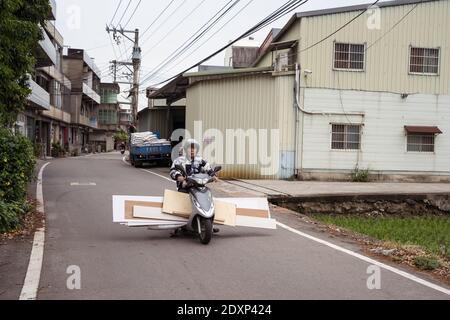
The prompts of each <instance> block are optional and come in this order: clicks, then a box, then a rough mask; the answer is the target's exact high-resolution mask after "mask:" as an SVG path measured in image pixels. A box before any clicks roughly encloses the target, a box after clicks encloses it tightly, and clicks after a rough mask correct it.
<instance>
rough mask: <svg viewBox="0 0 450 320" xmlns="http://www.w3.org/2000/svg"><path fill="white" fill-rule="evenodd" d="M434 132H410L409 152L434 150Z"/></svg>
mask: <svg viewBox="0 0 450 320" xmlns="http://www.w3.org/2000/svg"><path fill="white" fill-rule="evenodd" d="M434 141H435V135H434V134H412V133H409V134H408V152H434Z"/></svg>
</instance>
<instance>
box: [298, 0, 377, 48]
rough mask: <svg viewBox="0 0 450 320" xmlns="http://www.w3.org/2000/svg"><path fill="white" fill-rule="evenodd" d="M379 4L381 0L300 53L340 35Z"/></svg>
mask: <svg viewBox="0 0 450 320" xmlns="http://www.w3.org/2000/svg"><path fill="white" fill-rule="evenodd" d="M378 2H380V0H377V1H375V2H374V3H373V4H372V5H371V6H370V7H367V8H366V9H365V10H363V11H362V12H360V13H359V14H358V15H356V16H355V17H354V18H352V19H350V20H349V21H347V22H346V23H345V24H344V25H342V26H341V27H340V28H338V29H336V30H335V31H333V32H332V33H330V34H329V35H327V36H326V37H324V38H322V39H320V40H319V41H317V42H316V43H314V44H312V45H310V46H309V47H306V48H304V49H302V50H300V52H301V53H302V52H305V51H307V50H309V49H311V48H314V47H315V46H317V45H319V44H321V43H322V42H324V41H325V40H327V39H329V38H330V37H332V36H333V35H335V34H336V33H338V32H339V31H341V30H342V29H344V28H345V27H347V26H348V25H349V24H351V23H352V22H353V21H355V20H356V19H358V18H359V17H360V16H362V15H363V14H365V13H366V12H367V10H369V9H370V8H371V7H373V6H375V5H376V4H377V3H378Z"/></svg>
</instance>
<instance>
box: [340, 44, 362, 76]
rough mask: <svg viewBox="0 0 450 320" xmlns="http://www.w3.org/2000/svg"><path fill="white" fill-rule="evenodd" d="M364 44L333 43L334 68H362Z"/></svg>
mask: <svg viewBox="0 0 450 320" xmlns="http://www.w3.org/2000/svg"><path fill="white" fill-rule="evenodd" d="M364 55H365V46H364V45H363V44H350V43H337V42H336V43H335V44H334V68H335V69H343V70H359V71H361V70H364V60H365V59H364Z"/></svg>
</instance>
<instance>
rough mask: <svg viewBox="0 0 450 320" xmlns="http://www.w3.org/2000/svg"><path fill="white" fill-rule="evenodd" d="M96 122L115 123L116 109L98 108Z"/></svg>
mask: <svg viewBox="0 0 450 320" xmlns="http://www.w3.org/2000/svg"><path fill="white" fill-rule="evenodd" d="M98 123H100V124H117V111H115V110H99V111H98Z"/></svg>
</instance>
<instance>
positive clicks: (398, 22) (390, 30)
mask: <svg viewBox="0 0 450 320" xmlns="http://www.w3.org/2000/svg"><path fill="white" fill-rule="evenodd" d="M421 3H423V1H421V2H420V3H417V4H416V5H415V6H414V7H413V8H412V9H411V10H409V11H408V12H407V13H406V14H405V15H404V16H403V17H402V18H401V19H400V20H399V21H397V23H395V24H394V25H393V26H392V27H391V28H390V29H389V30H388V31H386V32H385V33H384V34H383V35H382V36H381V37H379V38H378V39H377V40H375V41H374V42H372V43H371V44H370V45H369V46H368V47H367V48H366V51H367V50H369V49H370V48H372V47H373V46H374V45H376V44H377V43H378V42H379V41H380V40H382V39H384V37H386V36H387V35H388V34H389V33H391V32H392V30H394V29H395V28H396V27H397V26H398V25H399V24H400V23H402V22H403V20H405V19H406V18H407V17H408V16H409V15H410V14H411V13H412V12H413V11H414V10H416V8H417V7H418V6H419V4H421Z"/></svg>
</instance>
